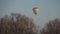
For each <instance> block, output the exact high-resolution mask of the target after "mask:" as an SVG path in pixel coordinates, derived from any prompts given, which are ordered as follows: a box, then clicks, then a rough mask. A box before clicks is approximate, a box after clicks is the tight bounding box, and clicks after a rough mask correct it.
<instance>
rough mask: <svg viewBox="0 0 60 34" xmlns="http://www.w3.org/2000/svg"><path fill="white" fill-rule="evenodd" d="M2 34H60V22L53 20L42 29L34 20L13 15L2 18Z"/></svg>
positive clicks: (0, 26) (0, 22) (0, 21)
mask: <svg viewBox="0 0 60 34" xmlns="http://www.w3.org/2000/svg"><path fill="white" fill-rule="evenodd" d="M0 34H60V20H59V19H55V20H51V21H49V22H48V23H47V24H46V26H45V27H44V28H42V29H40V28H38V27H37V26H36V24H35V23H34V20H33V19H32V18H29V17H27V16H25V15H21V14H19V13H11V14H10V15H5V16H4V17H2V18H0Z"/></svg>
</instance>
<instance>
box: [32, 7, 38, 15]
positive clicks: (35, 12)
mask: <svg viewBox="0 0 60 34" xmlns="http://www.w3.org/2000/svg"><path fill="white" fill-rule="evenodd" d="M33 12H34V14H35V15H36V14H37V13H38V12H39V8H38V7H34V8H33Z"/></svg>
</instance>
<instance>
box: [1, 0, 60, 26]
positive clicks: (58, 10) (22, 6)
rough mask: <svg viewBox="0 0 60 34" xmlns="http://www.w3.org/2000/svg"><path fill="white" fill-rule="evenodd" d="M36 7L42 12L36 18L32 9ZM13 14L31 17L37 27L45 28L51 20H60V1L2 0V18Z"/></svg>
mask: <svg viewBox="0 0 60 34" xmlns="http://www.w3.org/2000/svg"><path fill="white" fill-rule="evenodd" d="M36 6H37V7H39V9H40V11H39V13H38V15H36V16H35V15H34V14H33V12H32V8H33V7H36ZM12 12H13V13H21V14H23V15H26V16H28V17H31V18H33V19H34V20H35V22H36V24H37V25H40V26H44V24H46V22H48V21H49V20H53V19H55V18H60V0H0V16H3V15H5V14H10V13H12Z"/></svg>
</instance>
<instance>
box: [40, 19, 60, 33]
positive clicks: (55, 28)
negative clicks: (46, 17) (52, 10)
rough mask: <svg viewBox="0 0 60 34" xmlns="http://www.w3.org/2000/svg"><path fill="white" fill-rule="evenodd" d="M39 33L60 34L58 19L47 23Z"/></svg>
mask: <svg viewBox="0 0 60 34" xmlns="http://www.w3.org/2000/svg"><path fill="white" fill-rule="evenodd" d="M40 33H41V34H60V20H59V19H55V20H52V21H49V23H48V24H47V25H46V27H44V28H43V29H42V30H41V31H40Z"/></svg>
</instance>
